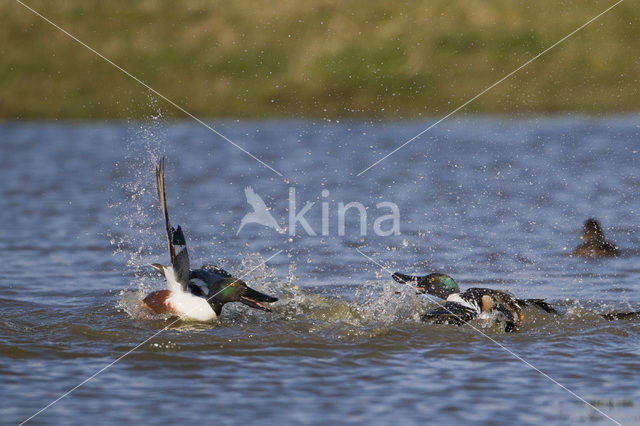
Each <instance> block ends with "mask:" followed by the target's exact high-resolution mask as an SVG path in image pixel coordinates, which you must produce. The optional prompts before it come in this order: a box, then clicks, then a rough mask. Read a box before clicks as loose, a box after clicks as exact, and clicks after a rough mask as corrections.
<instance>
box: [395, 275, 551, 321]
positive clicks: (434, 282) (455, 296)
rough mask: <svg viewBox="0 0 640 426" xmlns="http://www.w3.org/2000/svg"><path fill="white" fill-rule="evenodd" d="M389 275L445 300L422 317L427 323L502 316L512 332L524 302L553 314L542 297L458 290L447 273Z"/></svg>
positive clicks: (421, 291)
mask: <svg viewBox="0 0 640 426" xmlns="http://www.w3.org/2000/svg"><path fill="white" fill-rule="evenodd" d="M392 278H393V279H394V280H395V281H397V282H399V283H402V284H411V285H412V286H413V287H414V288H415V289H416V290H417V291H418V293H421V294H430V295H432V296H436V297H438V298H440V299H444V300H445V302H444V303H442V304H441V305H440V306H438V307H437V308H434V309H432V310H430V311H428V312H427V313H425V314H424V315H422V317H421V319H422V320H423V321H425V322H427V323H430V324H454V325H462V324H465V323H466V322H468V321H470V320H472V319H475V318H496V319H498V318H501V319H503V320H504V324H505V331H513V330H515V329H516V328H517V327H518V326H519V325H520V322H521V321H522V319H523V318H524V314H523V313H522V310H523V308H524V306H526V305H535V306H538V307H540V308H541V309H543V310H545V311H547V312H549V313H553V314H556V313H557V312H556V310H555V309H554V308H553V307H551V306H550V305H549V304H547V303H546V302H544V301H543V300H542V299H516V298H515V297H514V296H513V295H512V294H511V293H509V292H507V291H503V290H493V289H489V288H470V289H468V290H466V291H464V292H462V293H461V292H460V288H459V287H458V283H456V282H455V280H454V279H453V278H451V277H450V276H449V275H446V274H439V273H433V274H429V275H425V276H413V275H406V274H401V273H399V272H396V273H394V274H393V275H392Z"/></svg>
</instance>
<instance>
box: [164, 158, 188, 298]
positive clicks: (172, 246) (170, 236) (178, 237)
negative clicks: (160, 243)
mask: <svg viewBox="0 0 640 426" xmlns="http://www.w3.org/2000/svg"><path fill="white" fill-rule="evenodd" d="M164 162H165V159H164V157H162V159H161V160H160V161H159V163H158V165H157V166H156V186H157V189H158V200H159V201H160V207H161V208H162V214H163V216H164V224H165V228H166V231H167V246H168V248H169V258H170V259H171V266H173V271H174V273H175V276H176V281H178V283H179V284H180V285H182V288H183V289H184V290H187V285H188V283H189V269H190V265H189V252H188V251H187V242H186V239H185V238H184V233H183V232H182V228H180V227H179V226H178V229H174V228H173V227H172V226H171V223H170V222H169V210H168V209H167V195H166V191H165V185H164Z"/></svg>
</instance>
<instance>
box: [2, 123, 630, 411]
mask: <svg viewBox="0 0 640 426" xmlns="http://www.w3.org/2000/svg"><path fill="white" fill-rule="evenodd" d="M639 123H640V120H639V119H638V117H609V118H599V119H593V118H584V117H575V118H563V119H559V118H558V119H553V118H539V119H528V120H510V119H492V118H474V119H471V118H467V119H458V120H452V121H449V122H446V123H442V124H441V125H440V126H439V127H436V128H434V129H433V130H431V131H430V132H429V133H427V134H425V135H424V136H423V137H422V138H420V139H418V140H416V141H415V142H413V143H411V144H409V145H408V146H406V147H405V148H403V149H402V150H400V151H398V152H396V153H395V154H394V155H392V156H390V157H389V158H388V159H386V160H384V161H383V162H381V163H380V164H378V165H377V166H376V167H374V168H372V169H370V170H368V171H367V172H365V173H363V174H362V175H360V176H358V173H359V172H361V171H362V170H364V169H365V168H366V167H368V166H369V165H371V164H372V163H373V162H375V161H377V160H378V159H380V158H381V157H382V156H384V155H385V154H387V153H388V152H390V151H391V150H393V149H394V148H395V147H397V146H398V145H400V144H401V143H403V142H404V141H406V140H407V139H409V138H411V137H412V136H414V135H415V134H417V133H418V132H420V131H421V130H422V129H423V128H425V127H426V126H427V125H428V124H429V123H426V122H407V123H377V122H374V123H371V122H328V121H322V120H320V121H317V122H313V121H283V122H280V121H264V122H246V121H228V122H215V123H212V124H213V125H214V126H215V127H216V128H217V129H218V130H219V131H221V132H222V133H224V134H225V135H226V136H228V137H229V138H230V139H232V140H233V141H235V142H236V143H238V144H239V145H241V146H242V147H244V148H245V149H246V150H248V151H249V152H251V153H252V154H253V155H255V156H256V157H258V158H260V159H261V160H262V161H264V162H265V163H267V164H268V165H269V166H271V167H273V168H274V169H275V170H276V171H278V172H280V173H282V175H283V177H280V176H278V175H277V174H276V173H274V172H273V171H272V170H269V169H268V168H266V167H264V166H262V165H261V164H259V163H258V162H257V161H255V160H254V159H253V158H251V157H250V156H248V155H247V154H245V153H243V152H241V151H240V150H238V149H236V148H235V147H233V146H232V145H231V144H229V143H227V142H225V141H223V140H221V139H220V138H218V137H217V136H215V135H213V134H211V133H210V132H208V131H207V130H206V129H204V128H203V127H199V126H198V125H197V124H192V123H191V122H177V123H165V122H162V121H161V120H159V121H150V122H148V123H119V124H84V123H58V124H49V123H11V122H9V123H3V124H0V181H1V182H2V184H1V185H0V191H1V200H2V208H0V222H1V223H2V224H3V231H2V232H1V233H0V253H1V254H2V262H0V309H1V313H2V315H1V316H0V359H1V362H0V383H1V386H0V393H1V394H2V397H1V398H0V418H1V419H2V421H1V422H2V423H3V424H15V423H20V422H21V421H23V420H25V419H27V418H29V417H30V416H32V415H33V414H35V413H36V412H37V411H38V410H40V409H41V408H43V407H45V406H47V405H48V404H49V403H51V402H53V401H55V400H56V399H57V398H59V397H60V396H62V395H63V394H65V392H67V391H69V390H71V389H73V388H74V387H75V386H77V385H78V384H80V383H82V382H83V381H84V380H85V379H88V378H90V377H91V376H92V375H94V374H95V373H97V372H99V371H100V370H101V369H103V368H104V367H107V366H108V365H109V364H110V363H112V362H113V361H114V360H116V359H118V358H119V357H121V356H122V355H124V354H126V353H127V352H128V351H130V350H132V349H134V348H135V350H133V351H132V352H131V353H130V354H129V355H127V356H126V357H124V358H122V359H121V360H119V361H118V362H116V363H115V364H113V365H112V366H110V367H109V368H107V369H106V370H104V371H102V372H101V373H100V374H98V375H97V376H95V378H92V379H91V380H89V381H87V382H86V383H85V384H84V385H82V386H81V387H79V388H77V389H76V390H75V391H74V392H72V393H71V394H69V395H68V396H66V397H64V398H63V399H61V400H59V401H58V402H57V403H55V404H54V405H52V406H50V407H49V408H47V409H46V410H45V411H43V412H41V413H40V414H39V415H38V416H37V417H35V418H34V419H33V422H34V423H36V424H113V423H120V422H127V423H144V424H147V423H153V424H202V423H211V424H243V423H250V424H251V423H261V424H279V423H305V424H307V423H314V424H326V423H340V424H343V423H356V424H362V423H367V424H391V423H407V424H423V423H427V422H438V423H450V424H463V423H464V424H541V423H543V422H544V423H546V424H568V423H585V422H587V423H594V424H611V423H613V421H614V420H615V421H618V422H620V423H623V424H640V324H639V323H638V321H639V320H638V319H637V318H636V319H629V320H620V321H606V320H604V319H603V318H602V317H601V316H600V315H599V314H600V313H603V312H611V311H630V310H640V305H639V304H638V302H640V290H639V289H640V265H639V262H638V261H639V259H640V257H639V256H640V250H639V249H640V233H639V232H638V231H639V230H640V227H639V226H640V154H639V150H640V126H639ZM161 155H167V177H166V179H167V195H168V199H169V209H170V213H171V215H172V222H173V223H174V224H176V225H177V224H181V225H182V226H183V228H184V230H185V232H186V235H187V239H188V241H189V245H190V254H191V259H192V262H193V263H194V264H196V265H199V264H201V263H217V264H219V265H221V266H223V267H225V268H226V269H228V270H230V271H232V272H233V273H235V274H237V275H243V276H244V277H245V281H247V282H248V283H249V284H250V285H251V286H253V287H254V288H256V289H259V290H262V291H264V292H267V293H270V294H274V295H277V296H278V297H279V298H280V300H279V301H278V302H277V303H275V304H273V312H272V313H267V312H261V311H257V310H251V309H250V308H248V307H246V306H244V305H236V306H233V305H227V306H225V308H224V310H223V315H222V318H221V319H220V320H219V321H218V322H215V323H188V322H181V321H179V322H177V323H175V324H171V322H172V320H167V319H165V318H155V317H153V318H149V317H141V316H140V315H139V312H138V311H137V306H138V303H139V301H140V300H141V299H142V298H143V297H144V295H145V294H147V293H148V292H149V291H152V290H156V289H161V288H163V286H164V283H163V281H162V279H161V277H159V276H157V275H156V274H155V273H154V272H153V271H152V269H151V268H150V267H149V266H148V264H150V263H153V262H162V263H167V262H168V255H167V253H166V252H165V250H166V248H165V240H164V238H165V237H164V234H163V222H162V218H161V214H160V211H159V208H158V204H157V201H156V200H155V188H154V178H153V163H154V161H156V160H157V159H158V158H159V157H160V156H161ZM247 186H251V187H252V188H253V189H254V190H255V191H256V193H258V194H259V195H260V196H261V197H262V198H263V199H264V201H265V203H266V204H267V205H268V206H269V207H270V208H271V213H272V214H273V216H274V217H275V218H276V220H277V221H278V222H279V225H280V226H281V227H283V228H284V229H286V232H285V233H284V234H279V233H277V232H276V231H274V230H273V229H270V228H266V227H263V226H261V225H258V224H248V225H246V226H245V227H244V228H243V229H242V230H241V232H240V233H239V234H238V235H236V233H237V230H238V227H239V225H240V220H241V218H242V217H243V216H244V215H245V214H246V213H248V212H249V211H250V208H249V206H248V204H247V202H246V200H245V196H244V189H245V187H247ZM323 190H324V191H325V192H324V193H323ZM294 193H295V200H294V199H293V194H294ZM311 202H313V203H314V204H313V205H312V206H311V207H310V208H309V210H308V212H307V213H306V214H305V216H304V217H305V219H306V220H307V221H308V223H309V228H310V230H311V231H313V232H314V233H315V234H316V235H315V236H310V235H308V232H307V230H305V228H304V227H303V226H302V225H301V224H300V223H299V222H298V223H297V225H296V228H295V232H293V226H292V223H291V220H290V217H289V214H290V209H291V207H292V206H293V207H295V209H296V213H300V211H301V210H302V209H303V206H304V205H305V204H306V203H311ZM350 202H358V203H361V204H362V206H364V207H365V209H366V212H367V221H366V224H364V226H363V230H364V233H365V234H366V235H361V229H360V223H359V222H358V211H357V210H356V209H355V208H353V209H350V210H348V211H347V213H346V220H345V223H344V235H340V234H341V232H340V230H341V226H340V220H339V204H340V203H343V205H346V204H347V203H350ZM382 202H388V203H394V204H395V205H397V206H398V210H399V213H400V224H399V225H400V234H399V235H389V236H381V235H376V232H375V229H376V228H374V221H375V220H376V219H379V218H380V217H381V216H384V215H388V214H389V213H390V210H389V208H384V207H377V205H378V203H382ZM323 212H325V213H323ZM592 216H593V217H597V218H598V219H599V220H600V221H601V222H602V224H603V227H604V228H605V231H606V233H607V236H608V237H609V238H610V239H611V240H613V241H615V243H616V244H618V245H619V246H620V247H621V250H622V253H621V255H620V256H619V257H617V258H613V259H598V260H585V259H580V258H574V257H571V256H570V255H569V253H570V252H571V250H572V248H573V247H575V246H576V245H578V244H579V243H580V240H579V236H580V231H581V226H582V223H583V222H584V220H585V219H587V218H588V217H592ZM390 224H391V221H386V222H385V221H383V222H382V227H381V229H382V231H385V230H389V228H390ZM323 231H324V232H323ZM280 250H281V252H279V251H280ZM358 250H360V251H361V252H362V253H364V254H366V255H367V256H370V257H371V258H372V259H373V260H375V262H377V263H379V264H376V263H374V262H373V261H371V260H369V259H367V258H365V257H364V256H363V255H362V254H360V253H359V252H358ZM274 254H275V256H274ZM265 260H267V262H266V264H264V263H263V261H265ZM383 266H384V268H388V269H389V270H401V271H405V272H410V273H427V272H430V271H436V270H437V271H442V272H446V273H448V274H450V275H452V276H453V277H454V278H456V280H457V281H458V282H459V284H460V285H461V287H462V288H463V289H465V288H468V287H470V286H485V287H491V288H499V289H505V290H509V291H511V292H513V293H514V294H516V295H518V296H519V297H523V298H524V297H528V298H546V299H547V300H548V301H549V302H550V303H552V304H553V305H554V306H556V308H557V309H558V310H560V311H561V313H562V315H561V316H559V317H552V316H549V315H547V314H546V313H544V312H540V311H537V310H535V309H533V308H527V310H526V311H525V319H524V321H523V326H522V327H521V329H520V330H519V331H517V332H514V333H504V332H501V331H500V329H499V328H498V327H495V326H493V325H492V324H487V323H482V322H473V323H472V324H471V326H465V327H454V326H434V325H426V324H423V323H421V322H420V320H419V317H420V314H422V313H423V312H424V311H426V310H427V309H428V307H429V306H431V305H432V304H433V302H432V301H430V300H429V299H426V298H424V297H423V296H421V297H418V296H417V295H416V294H415V293H414V292H413V291H411V290H409V289H408V288H406V287H403V286H400V285H398V284H396V283H394V282H392V281H391V280H390V278H389V274H388V272H387V271H386V270H385V269H384V268H383ZM167 326H169V327H168V329H167V330H164V331H163V328H165V327H167ZM138 345H139V346H138ZM607 416H609V417H610V418H607ZM612 419H613V420H612Z"/></svg>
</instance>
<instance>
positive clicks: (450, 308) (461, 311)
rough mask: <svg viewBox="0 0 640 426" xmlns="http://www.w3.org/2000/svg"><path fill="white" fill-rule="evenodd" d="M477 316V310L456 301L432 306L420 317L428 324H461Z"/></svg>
mask: <svg viewBox="0 0 640 426" xmlns="http://www.w3.org/2000/svg"><path fill="white" fill-rule="evenodd" d="M477 316H478V312H477V311H476V310H475V309H472V308H470V307H468V306H464V305H462V304H460V303H456V302H445V303H443V304H442V305H440V306H438V307H437V308H433V309H432V310H430V311H429V312H427V313H426V314H424V315H422V317H421V318H420V319H422V321H425V322H428V323H429V324H453V325H462V324H464V323H466V322H467V321H470V320H472V319H474V318H476V317H477Z"/></svg>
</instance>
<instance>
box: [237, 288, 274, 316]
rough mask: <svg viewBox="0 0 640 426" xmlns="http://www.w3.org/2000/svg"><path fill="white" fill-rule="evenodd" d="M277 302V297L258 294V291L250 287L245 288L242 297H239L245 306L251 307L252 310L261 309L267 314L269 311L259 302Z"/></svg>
mask: <svg viewBox="0 0 640 426" xmlns="http://www.w3.org/2000/svg"><path fill="white" fill-rule="evenodd" d="M277 301H278V298H277V297H273V296H269V295H267V294H264V293H260V292H259V291H256V290H254V289H252V288H251V287H247V288H246V289H245V290H244V293H243V294H242V296H240V302H242V303H244V304H245V305H247V306H251V307H252V308H255V309H261V310H263V311H267V312H271V309H270V308H269V307H267V306H265V305H263V304H262V303H260V302H265V303H273V302H277Z"/></svg>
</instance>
